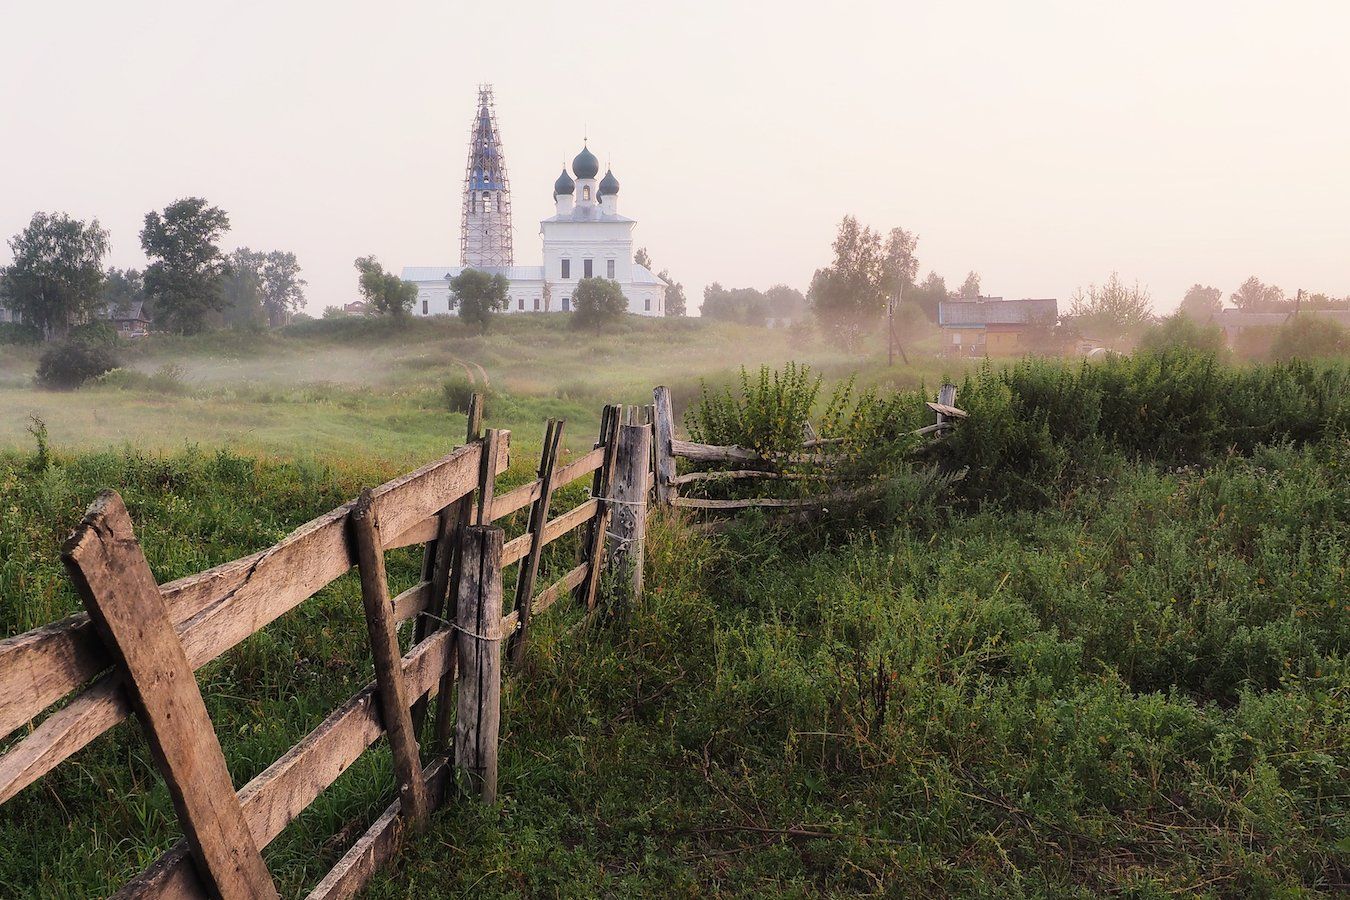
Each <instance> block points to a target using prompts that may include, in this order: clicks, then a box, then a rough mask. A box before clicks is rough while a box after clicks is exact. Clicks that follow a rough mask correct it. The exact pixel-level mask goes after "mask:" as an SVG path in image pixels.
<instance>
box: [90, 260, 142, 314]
mask: <svg viewBox="0 0 1350 900" xmlns="http://www.w3.org/2000/svg"><path fill="white" fill-rule="evenodd" d="M98 296H99V305H100V306H101V307H103V308H104V309H106V310H108V311H110V312H117V313H123V314H125V313H129V312H131V309H132V307H133V306H135V304H136V303H137V302H139V301H144V300H145V278H144V277H143V276H142V275H141V273H140V272H138V271H137V270H135V269H118V268H110V269H108V272H107V274H106V275H104V276H103V288H102V290H100V291H99V295H98Z"/></svg>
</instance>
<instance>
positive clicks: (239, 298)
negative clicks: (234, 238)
mask: <svg viewBox="0 0 1350 900" xmlns="http://www.w3.org/2000/svg"><path fill="white" fill-rule="evenodd" d="M265 258H266V255H265V254H262V253H258V252H256V251H253V250H250V249H248V248H247V247H240V248H239V249H237V250H235V251H234V252H233V253H231V254H230V255H229V256H227V257H225V271H224V273H223V274H222V275H221V288H220V289H221V294H222V296H223V297H224V298H225V304H224V307H223V308H222V310H221V312H222V313H223V315H224V318H225V324H227V325H230V326H231V327H234V328H261V327H262V325H263V323H264V322H265V321H266V317H265V315H264V313H263V308H262V267H263V260H264V259H265Z"/></svg>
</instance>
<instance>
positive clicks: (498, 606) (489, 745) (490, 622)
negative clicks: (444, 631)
mask: <svg viewBox="0 0 1350 900" xmlns="http://www.w3.org/2000/svg"><path fill="white" fill-rule="evenodd" d="M501 557H502V530H501V529H500V528H496V527H493V526H490V525H475V526H474V527H472V528H468V529H465V532H464V539H463V546H462V549H461V559H463V561H464V572H463V577H462V580H461V581H460V587H459V607H458V610H457V616H456V620H455V623H456V625H457V627H458V633H459V641H458V644H459V690H458V692H457V693H458V709H457V713H456V717H455V768H456V769H457V770H458V771H459V772H460V773H461V774H462V775H463V776H464V778H465V779H466V780H467V782H468V784H469V785H471V786H472V788H473V789H475V790H477V791H478V792H479V793H480V795H481V797H482V799H483V802H485V803H492V802H493V801H494V800H496V798H497V733H498V726H499V723H500V718H499V717H500V715H501V689H502V687H501V643H502V612H501V610H502V565H501Z"/></svg>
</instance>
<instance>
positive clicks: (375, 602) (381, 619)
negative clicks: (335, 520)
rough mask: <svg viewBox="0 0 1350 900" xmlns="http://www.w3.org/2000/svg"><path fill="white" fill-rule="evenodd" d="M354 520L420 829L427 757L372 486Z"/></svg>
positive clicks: (394, 740) (404, 786) (387, 705)
mask: <svg viewBox="0 0 1350 900" xmlns="http://www.w3.org/2000/svg"><path fill="white" fill-rule="evenodd" d="M349 521H350V522H351V529H352V534H353V536H354V538H355V541H356V559H357V565H358V566H360V570H361V602H362V603H363V604H364V605H365V608H366V630H367V632H368V633H369V634H370V651H371V655H372V656H373V657H374V658H375V683H376V684H377V685H378V686H379V694H380V713H381V716H382V718H383V719H384V730H385V732H386V733H387V734H388V735H389V747H390V749H391V750H392V751H393V756H394V774H395V776H396V777H397V778H398V790H399V799H400V801H401V803H402V809H403V811H404V814H405V815H407V817H408V819H409V821H410V822H411V823H412V824H413V827H414V828H421V827H422V826H423V825H424V824H425V823H426V820H427V816H428V815H429V814H430V811H431V810H430V804H429V802H428V800H427V789H426V785H425V784H424V783H423V781H422V761H421V758H420V757H419V756H418V755H417V732H416V731H415V730H414V729H413V721H412V715H411V713H410V712H409V710H408V704H409V702H410V698H409V697H408V691H407V688H406V686H405V685H404V683H403V661H402V658H401V654H400V653H399V648H398V630H397V626H396V625H395V623H394V609H393V607H392V606H391V605H390V603H389V581H388V579H387V577H386V575H385V571H384V545H383V544H382V543H381V541H380V523H379V520H378V518H377V516H376V514H375V508H374V504H373V501H372V499H371V493H370V489H369V488H367V489H366V490H364V491H362V492H361V498H360V499H359V500H357V501H356V508H355V509H353V510H352V514H351V517H350V520H349Z"/></svg>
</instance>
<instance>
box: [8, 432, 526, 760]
mask: <svg viewBox="0 0 1350 900" xmlns="http://www.w3.org/2000/svg"><path fill="white" fill-rule="evenodd" d="M503 434H505V435H506V437H505V440H506V441H507V442H508V443H509V432H504V433H503ZM480 458H481V453H480V448H479V447H478V446H477V445H471V446H467V447H461V448H460V449H458V450H456V451H455V452H454V453H451V454H450V455H448V456H446V457H443V458H442V459H440V460H437V461H436V462H434V463H430V464H429V465H426V466H423V467H422V468H420V469H418V470H417V471H415V472H412V473H410V474H408V475H405V476H403V477H402V478H399V479H396V480H395V481H391V482H389V483H388V484H385V485H382V486H381V487H380V488H377V489H376V491H375V496H376V500H377V506H378V507H379V508H381V509H382V510H384V509H386V508H388V509H389V510H391V511H392V512H391V516H392V518H391V520H390V521H389V522H388V524H387V525H386V527H387V528H388V529H389V530H390V532H391V533H395V529H398V530H403V531H407V530H408V529H409V528H411V527H414V526H416V525H417V524H418V523H419V522H421V521H422V520H424V519H426V518H427V517H428V516H429V515H431V514H432V513H433V512H434V511H435V510H436V509H439V508H440V506H437V504H438V503H441V502H442V500H446V502H448V501H449V500H453V499H455V498H456V497H459V496H463V495H464V494H465V493H468V492H469V491H471V490H472V489H473V486H474V485H475V484H476V483H477V480H478V478H477V476H478V470H479V463H480ZM498 467H499V469H500V470H501V471H504V470H505V467H506V454H504V453H503V454H499V462H498ZM446 498H448V500H447V499H446ZM350 509H351V504H345V505H343V506H341V507H338V508H337V509H335V510H332V511H330V512H327V513H325V514H324V515H322V516H319V517H318V518H316V519H313V520H312V521H310V522H308V523H306V524H304V525H302V526H300V527H299V528H297V529H296V530H295V531H293V532H291V534H290V535H288V536H287V537H286V538H284V539H283V540H282V541H280V542H279V543H277V544H275V545H274V546H272V547H270V548H268V549H266V550H263V551H261V552H258V553H253V554H250V555H249V556H246V557H243V558H242V559H237V560H234V561H232V562H228V563H225V564H223V565H220V566H216V567H214V568H212V569H208V570H206V571H204V572H200V573H198V574H196V575H190V576H188V577H186V578H180V579H178V580H177V581H172V582H169V583H168V584H164V585H161V586H160V588H159V591H160V594H161V595H162V596H163V598H164V602H165V605H166V607H167V608H168V610H169V617H170V619H171V620H172V621H173V622H174V624H175V627H176V628H177V630H178V633H179V634H180V635H181V636H183V637H184V643H185V645H186V647H187V654H188V659H189V661H190V662H192V665H193V667H194V668H200V666H201V665H203V664H204V663H206V662H209V661H210V660H211V659H214V658H215V657H216V656H219V655H220V654H221V653H223V652H225V651H226V650H228V649H230V648H231V647H233V646H235V644H237V643H238V642H239V641H241V640H243V638H245V637H247V636H248V635H249V634H252V633H253V632H254V631H257V630H258V629H260V628H262V627H263V626H264V625H266V624H267V623H269V622H271V621H273V620H274V619H276V618H277V617H278V616H280V615H283V614H284V613H286V612H288V611H290V610H291V609H293V608H294V607H295V606H296V605H298V604H299V603H300V602H302V601H303V600H305V599H306V598H308V597H309V596H311V595H312V594H314V592H316V591H317V590H319V589H320V588H322V587H323V586H324V585H326V584H328V583H329V582H331V581H333V580H334V579H336V578H338V577H339V576H341V575H342V574H343V573H345V572H346V571H347V570H348V569H350V568H351V566H352V565H353V561H352V560H351V558H350V556H349V554H348V550H347V546H346V540H345V534H344V532H345V520H346V516H347V514H348V513H349V512H350ZM410 543H411V542H410ZM222 621H231V622H232V623H233V625H232V626H222V624H221V623H222ZM193 630H200V631H201V633H200V634H197V635H195V636H193V635H190V634H189V633H188V632H190V631H193ZM241 630H242V633H240V632H241ZM109 665H110V659H109V657H108V655H107V653H106V651H105V650H104V649H103V647H102V645H101V643H100V642H99V641H98V639H97V636H96V635H95V634H94V632H93V629H92V627H91V626H90V623H89V618H88V616H87V615H85V614H80V615H75V616H69V617H67V618H65V619H63V620H61V621H59V622H55V623H52V624H51V625H47V626H44V627H42V628H37V629H34V630H32V631H29V632H27V633H25V634H21V635H16V636H14V637H11V638H8V639H6V640H4V641H0V737H4V736H5V735H8V734H10V733H11V732H12V731H13V730H14V729H15V728H17V727H19V726H20V725H23V724H25V723H27V722H29V721H31V720H32V719H33V718H34V717H36V716H37V715H39V714H40V713H41V712H42V711H43V710H44V709H46V708H47V707H48V706H50V705H51V704H53V703H55V702H56V701H57V700H60V699H61V698H62V697H64V696H65V695H66V694H69V693H70V692H71V691H74V690H76V689H78V688H79V687H80V686H81V685H83V684H84V683H85V682H87V681H89V680H90V679H92V678H94V676H96V675H98V674H99V673H100V672H101V671H103V670H105V669H107V668H108V666H109ZM78 700H79V698H77V699H76V701H73V702H78ZM123 718H125V716H124V717H123ZM118 721H120V719H119V720H118Z"/></svg>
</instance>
